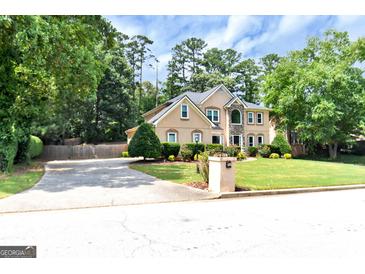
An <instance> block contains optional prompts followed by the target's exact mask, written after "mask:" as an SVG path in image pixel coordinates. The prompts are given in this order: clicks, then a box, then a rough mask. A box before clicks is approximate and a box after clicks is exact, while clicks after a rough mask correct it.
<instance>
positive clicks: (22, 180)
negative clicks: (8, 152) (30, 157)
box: [0, 163, 44, 199]
mask: <svg viewBox="0 0 365 274" xmlns="http://www.w3.org/2000/svg"><path fill="white" fill-rule="evenodd" d="M43 173H44V170H43V167H42V166H41V165H39V164H36V163H32V164H31V165H29V166H28V165H24V164H21V165H15V167H14V172H13V173H12V174H9V175H0V199H1V198H5V197H8V196H10V195H13V194H16V193H18V192H22V191H24V190H26V189H29V188H31V187H32V186H34V185H35V184H36V183H37V182H38V181H39V179H40V178H41V177H42V175H43Z"/></svg>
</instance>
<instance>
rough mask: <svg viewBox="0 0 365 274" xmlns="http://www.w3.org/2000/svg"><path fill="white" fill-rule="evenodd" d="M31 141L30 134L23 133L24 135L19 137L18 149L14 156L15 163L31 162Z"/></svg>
mask: <svg viewBox="0 0 365 274" xmlns="http://www.w3.org/2000/svg"><path fill="white" fill-rule="evenodd" d="M34 137H35V136H34ZM30 142H31V136H30V135H23V136H21V137H19V139H18V150H17V152H16V155H15V158H14V164H18V163H29V162H30V159H31V156H30ZM41 142H42V141H41Z"/></svg>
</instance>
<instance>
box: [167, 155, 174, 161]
mask: <svg viewBox="0 0 365 274" xmlns="http://www.w3.org/2000/svg"><path fill="white" fill-rule="evenodd" d="M167 160H169V161H170V162H173V161H175V156H174V155H170V156H169V157H168V158H167Z"/></svg>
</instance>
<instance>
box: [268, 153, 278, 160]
mask: <svg viewBox="0 0 365 274" xmlns="http://www.w3.org/2000/svg"><path fill="white" fill-rule="evenodd" d="M269 158H270V159H279V158H280V155H279V154H277V153H271V154H270V157H269Z"/></svg>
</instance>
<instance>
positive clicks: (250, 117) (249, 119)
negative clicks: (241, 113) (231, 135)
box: [247, 112, 255, 124]
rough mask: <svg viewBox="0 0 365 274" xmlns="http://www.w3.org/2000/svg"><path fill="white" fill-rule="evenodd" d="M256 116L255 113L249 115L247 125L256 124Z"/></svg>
mask: <svg viewBox="0 0 365 274" xmlns="http://www.w3.org/2000/svg"><path fill="white" fill-rule="evenodd" d="M254 117H255V116H254V115H253V112H248V113H247V124H253V123H255V118H254Z"/></svg>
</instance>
